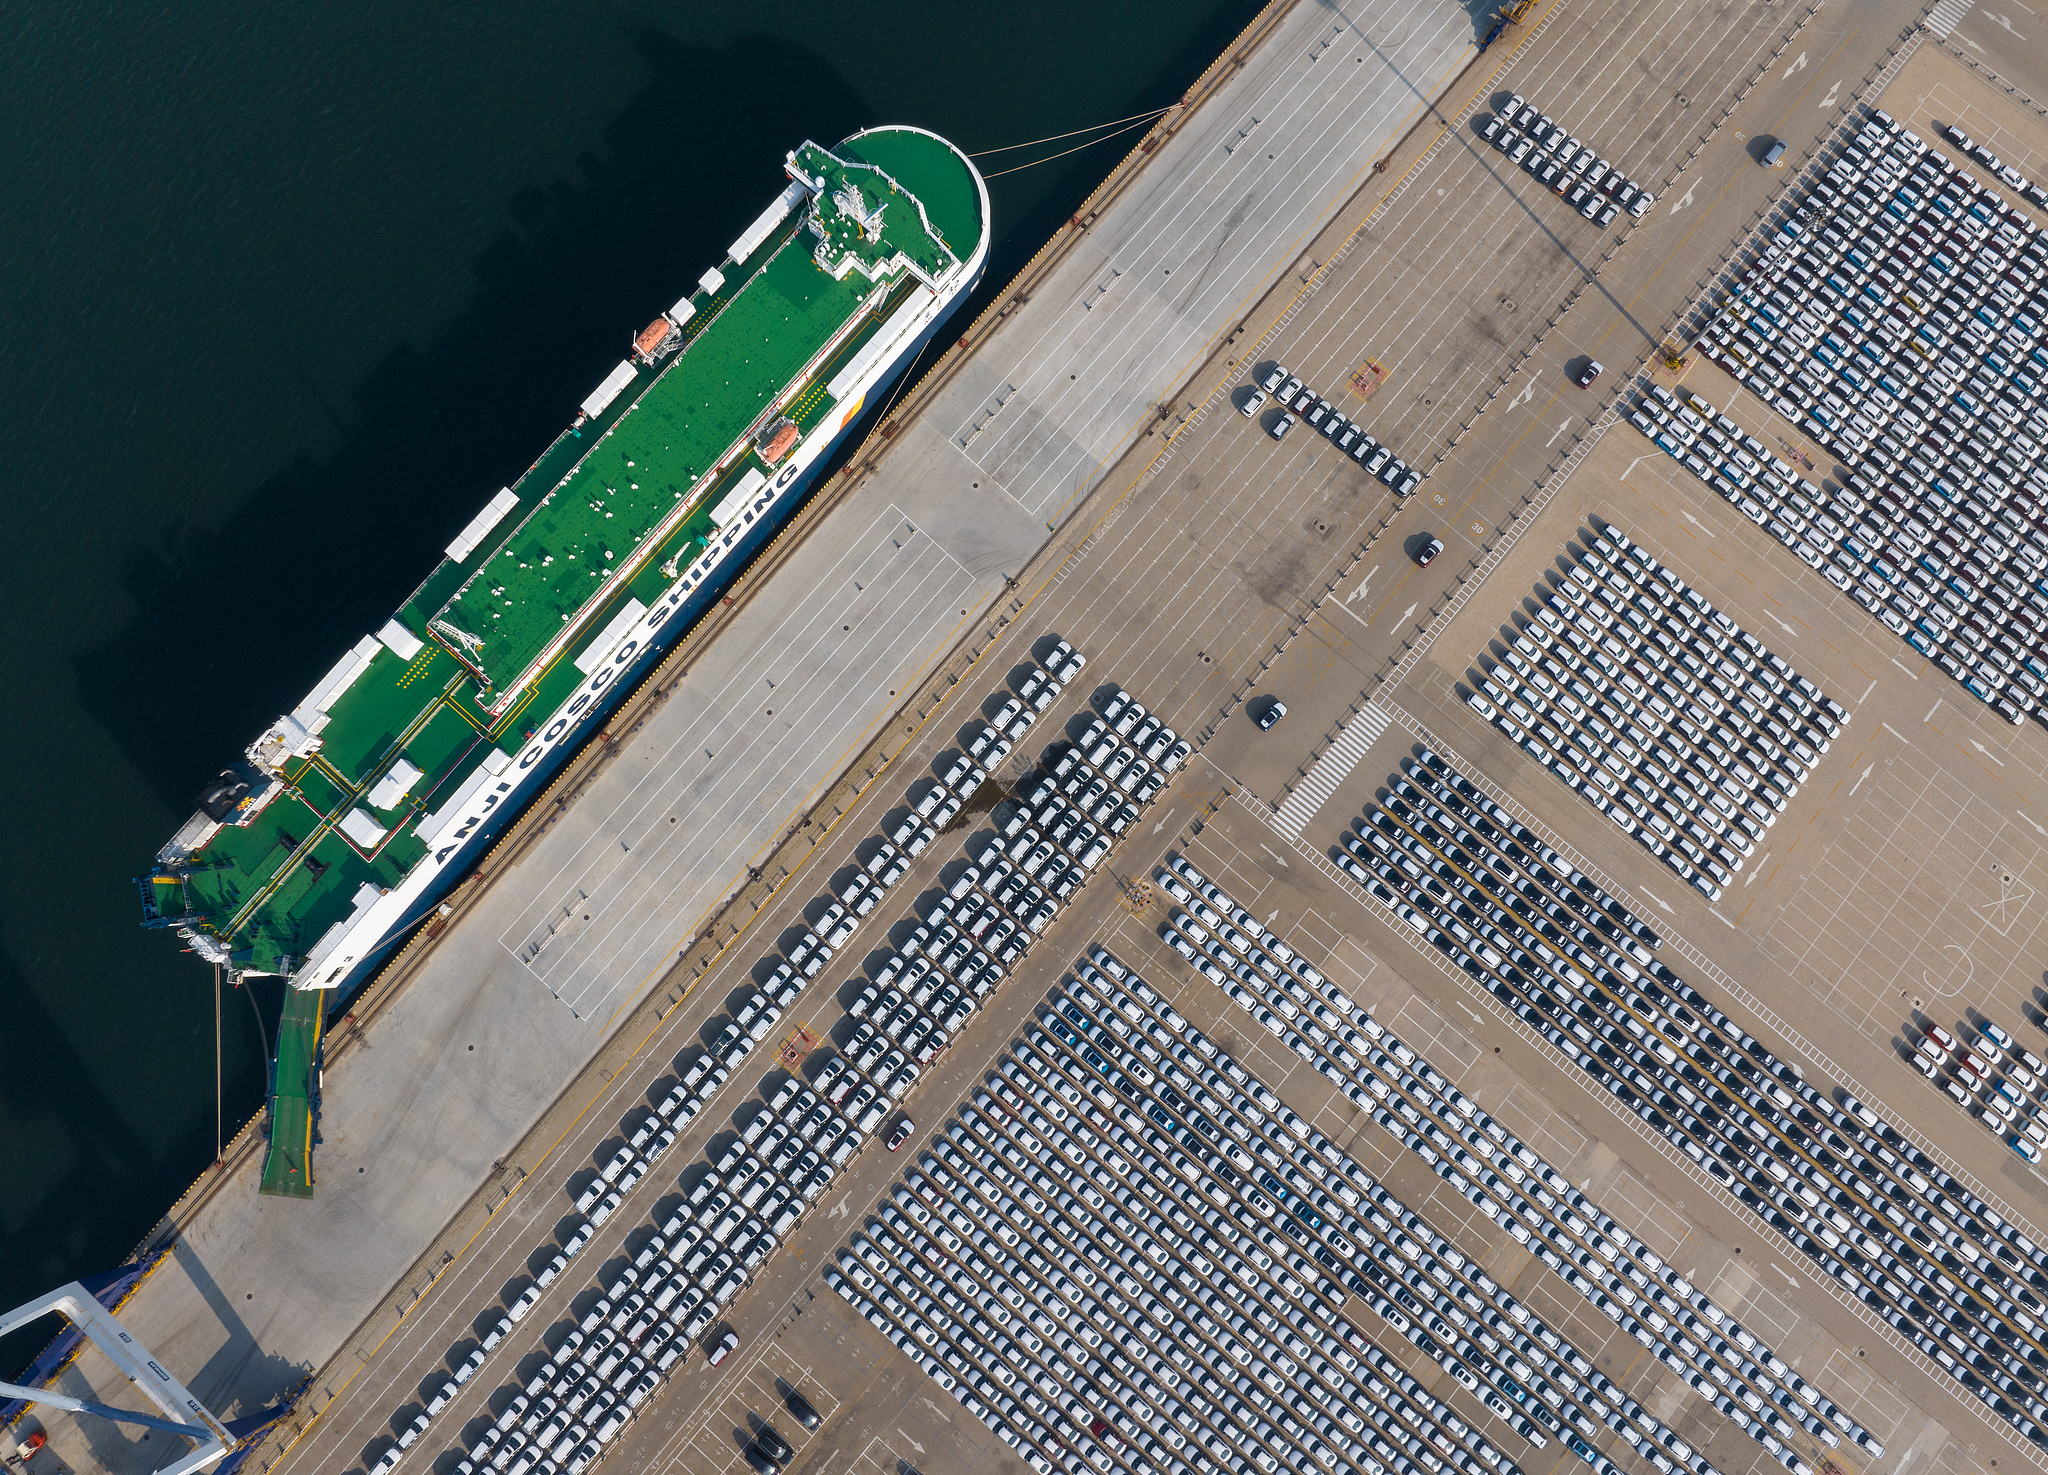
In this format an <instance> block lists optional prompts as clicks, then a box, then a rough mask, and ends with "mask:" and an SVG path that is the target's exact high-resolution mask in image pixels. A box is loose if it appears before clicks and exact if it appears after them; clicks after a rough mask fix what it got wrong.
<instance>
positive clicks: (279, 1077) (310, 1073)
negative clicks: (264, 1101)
mask: <svg viewBox="0 0 2048 1475" xmlns="http://www.w3.org/2000/svg"><path fill="white" fill-rule="evenodd" d="M326 1004H327V995H326V994H324V993H321V992H320V991H318V990H317V989H298V988H288V989H286V990H285V991H284V1012H283V1014H282V1015H280V1016H279V1018H278V1021H277V1060H276V1063H275V1065H274V1066H273V1073H272V1076H271V1085H270V1093H271V1094H270V1149H269V1151H268V1152H266V1153H265V1154H264V1157H263V1177H262V1181H261V1183H260V1184H259V1185H258V1191H259V1192H262V1193H268V1194H275V1195H277V1196H279V1197H282V1198H311V1197H312V1196H313V1134H314V1130H315V1127H316V1123H315V1120H314V1118H315V1115H316V1111H315V1102H316V1100H317V1099H318V1097H319V1091H320V1031H321V1028H322V1022H323V1018H324V1016H325V1013H326Z"/></svg>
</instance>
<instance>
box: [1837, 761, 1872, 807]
mask: <svg viewBox="0 0 2048 1475" xmlns="http://www.w3.org/2000/svg"><path fill="white" fill-rule="evenodd" d="M1876 767H1877V765H1876V764H1875V763H1872V764H1869V765H1867V766H1866V767H1865V768H1864V770H1863V772H1861V773H1859V774H1857V775H1856V782H1855V783H1853V784H1851V785H1849V792H1848V793H1847V794H1845V795H1844V796H1843V797H1844V798H1847V799H1853V798H1855V797H1856V791H1857V790H1858V789H1860V788H1862V787H1863V781H1864V780H1865V779H1867V778H1869V777H1870V771H1871V769H1873V768H1876Z"/></svg>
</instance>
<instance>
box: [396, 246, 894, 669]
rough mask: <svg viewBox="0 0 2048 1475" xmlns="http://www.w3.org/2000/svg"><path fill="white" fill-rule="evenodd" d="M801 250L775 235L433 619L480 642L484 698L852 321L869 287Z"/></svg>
mask: <svg viewBox="0 0 2048 1475" xmlns="http://www.w3.org/2000/svg"><path fill="white" fill-rule="evenodd" d="M807 241H808V236H807V235H805V234H804V233H802V232H800V231H797V230H795V228H793V227H788V226H785V227H784V228H783V229H782V230H781V231H780V232H779V234H778V236H777V238H776V240H775V241H774V242H773V244H772V245H771V246H770V247H768V248H764V253H763V254H765V255H766V256H767V260H766V261H765V262H764V263H763V264H762V265H761V266H760V268H759V269H758V271H757V272H756V273H755V274H754V275H753V276H752V277H751V278H750V279H749V280H748V281H747V282H746V285H745V286H744V288H743V289H742V290H741V291H740V292H739V293H738V295H737V296H735V297H734V298H733V299H732V300H731V301H730V302H728V303H726V304H725V305H724V307H723V308H722V309H721V310H719V311H718V313H717V316H716V318H715V319H714V320H713V321H712V322H711V323H710V324H709V326H707V327H706V328H704V329H703V330H702V331H701V332H699V333H698V334H697V335H696V336H695V337H693V338H691V339H690V341H689V342H688V344H687V345H686V346H685V348H684V349H683V351H682V353H681V354H680V355H678V357H677V358H676V359H675V361H674V362H673V363H671V364H670V365H668V366H667V367H666V368H665V369H664V370H663V371H662V373H661V376H660V378H659V379H657V380H656V381H655V382H654V383H653V385H652V386H651V387H649V388H648V389H647V391H646V392H645V393H644V394H642V395H641V396H640V398H639V400H638V401H637V402H636V403H635V404H634V405H633V407H632V408H631V410H630V411H628V412H627V413H625V414H624V415H622V416H621V417H620V418H619V420H618V421H617V422H616V423H615V424H614V425H613V426H612V427H611V429H610V430H609V431H607V432H605V434H604V436H603V438H602V440H601V442H600V443H599V444H598V445H597V446H595V447H593V448H592V449H591V450H590V452H589V454H588V455H586V456H585V457H584V459H583V461H582V463H581V464H580V465H578V466H577V467H576V468H575V470H574V471H572V472H571V473H570V474H569V475H568V476H567V477H566V478H564V479H563V481H562V483H561V484H560V486H559V488H556V489H552V490H550V491H549V492H547V493H545V494H544V495H543V497H542V500H541V505H539V506H537V507H536V508H535V509H534V511H533V512H532V513H531V514H530V515H529V516H528V517H527V518H526V520H525V521H524V522H523V523H521V524H520V525H519V527H518V528H517V529H516V530H515V531H514V532H513V533H512V534H511V536H510V537H508V538H507V539H505V541H504V542H503V544H502V545H501V546H500V548H499V549H498V551H497V552H496V553H494V554H493V555H492V556H491V558H490V559H489V560H488V561H486V562H485V563H484V564H483V565H481V566H480V567H478V568H475V569H473V570H472V571H471V573H470V576H469V578H468V580H467V582H466V583H465V584H464V585H463V586H462V587H461V588H460V589H459V590H458V591H457V592H456V593H455V595H454V596H453V597H452V598H450V599H449V600H448V601H447V603H446V604H445V605H444V606H443V607H442V608H441V609H440V610H439V611H437V612H436V613H435V615H434V616H433V618H435V619H437V620H440V621H443V622H445V623H447V624H450V625H453V626H455V627H456V628H458V629H461V630H465V631H468V632H470V633H471V634H474V635H476V636H478V637H479V638H480V649H479V655H478V665H479V667H480V669H481V670H482V671H483V673H484V674H485V676H486V677H487V678H489V680H490V682H491V683H492V685H493V686H495V687H501V688H502V687H504V686H506V685H507V684H509V683H510V682H512V681H513V680H514V679H516V678H517V677H518V676H519V674H520V673H521V672H522V671H524V670H526V668H527V667H528V665H529V664H530V663H531V662H532V661H533V660H534V659H535V658H536V657H537V656H539V655H540V654H541V653H542V652H543V651H544V650H546V648H547V647H548V645H549V644H550V643H551V642H554V641H556V640H558V639H559V638H560V637H561V635H562V630H563V627H564V626H565V625H568V624H570V623H572V622H576V621H577V620H578V616H579V615H580V614H581V612H582V611H583V609H584V606H585V605H587V604H588V603H589V602H590V600H591V598H592V595H593V591H595V590H597V589H599V588H601V587H602V586H603V581H604V580H605V579H607V578H609V577H610V576H611V574H612V572H613V571H614V570H615V569H616V568H617V567H618V566H619V564H620V563H621V562H622V561H624V560H626V559H628V558H631V557H632V556H634V555H635V554H637V553H639V552H640V551H641V548H640V545H641V543H642V541H643V540H644V539H645V537H646V536H647V535H648V533H649V532H650V531H652V530H653V529H654V528H655V527H657V526H658V525H659V524H660V522H661V521H662V520H663V519H664V518H667V517H668V516H670V515H671V513H672V512H673V511H674V509H675V506H676V504H677V503H679V502H681V501H682V500H683V499H684V498H686V497H688V496H690V495H691V494H693V493H695V492H698V491H699V490H700V488H699V487H698V480H699V478H701V477H702V476H704V475H705V474H706V473H707V472H709V471H710V470H711V469H712V467H713V466H714V465H716V464H717V463H718V461H719V459H720V458H721V457H723V456H724V455H725V454H726V452H727V451H728V450H729V449H730V448H731V447H732V445H733V444H734V442H736V441H737V440H739V439H740V437H742V436H743V435H745V434H746V432H747V429H748V427H749V426H751V425H752V424H753V423H754V422H755V421H756V420H758V419H759V418H760V417H761V415H762V414H763V413H764V412H766V411H767V410H768V409H769V408H770V407H771V406H773V404H774V403H775V401H776V399H777V397H778V396H780V395H781V393H782V391H783V390H784V389H785V388H787V387H788V385H789V384H790V383H791V381H793V380H794V379H796V378H797V377H798V376H799V375H800V374H802V373H803V371H804V369H805V367H806V366H807V365H808V364H809V363H810V362H811V360H812V359H813V358H815V357H816V356H817V354H818V351H819V350H820V349H821V348H822V347H823V346H824V345H825V344H826V343H827V342H829V341H830V339H831V338H832V336H833V335H834V334H835V333H837V332H838V331H839V330H840V329H841V328H842V327H844V326H845V324H846V323H847V322H848V321H849V320H850V319H852V318H853V317H855V316H856V315H857V314H858V313H859V312H860V310H861V307H862V300H863V298H864V297H865V296H866V295H867V293H868V292H870V291H872V290H873V289H872V287H870V285H869V284H868V282H867V281H866V279H865V278H859V277H853V278H850V279H849V280H848V281H845V282H838V281H834V280H833V279H832V278H831V277H830V276H829V275H827V274H826V273H825V272H824V271H822V270H820V269H819V267H818V265H817V263H816V262H814V261H813V260H812V259H811V256H810V253H809V251H808V250H806V249H805V247H806V244H807ZM707 386H709V388H707ZM529 486H531V483H530V482H529ZM713 490H714V491H715V490H717V489H715V488H714V489H713ZM711 501H712V498H711V497H710V496H705V497H704V502H705V503H707V504H708V503H710V502H711ZM710 510H711V509H710V507H709V506H708V505H706V506H702V507H700V508H699V511H698V513H697V514H693V516H692V518H691V522H692V524H693V526H692V527H691V528H689V529H688V530H686V531H685V533H684V535H683V537H681V538H677V537H674V536H671V537H670V538H669V539H667V540H666V544H665V546H664V547H663V548H662V549H661V550H659V551H660V552H661V553H662V554H663V555H664V556H672V555H673V553H674V552H675V551H676V550H677V549H679V548H682V547H683V546H684V545H685V544H686V543H687V542H688V541H689V540H690V539H691V538H698V539H701V538H702V537H703V535H704V533H705V531H706V529H707V528H708V526H709V513H710ZM696 524H702V525H701V526H698V525H696ZM683 561H684V562H688V557H687V556H686V557H685V558H684V560H683ZM601 613H602V612H600V615H599V616H597V617H591V618H588V619H585V620H583V621H582V622H581V623H580V624H579V630H580V629H582V628H589V627H591V626H595V625H598V624H600V623H601Z"/></svg>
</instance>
